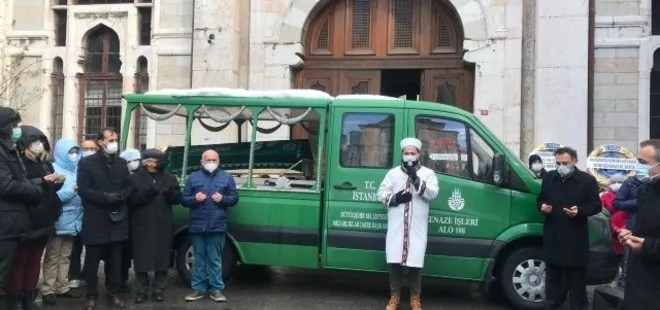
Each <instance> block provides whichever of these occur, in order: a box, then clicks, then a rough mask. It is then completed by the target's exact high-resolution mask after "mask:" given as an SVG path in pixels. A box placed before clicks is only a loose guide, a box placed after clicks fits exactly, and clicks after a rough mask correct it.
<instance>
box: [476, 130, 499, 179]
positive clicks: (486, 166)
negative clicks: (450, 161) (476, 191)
mask: <svg viewBox="0 0 660 310" xmlns="http://www.w3.org/2000/svg"><path fill="white" fill-rule="evenodd" d="M470 153H471V155H472V171H473V172H474V179H475V180H479V181H483V182H487V183H492V180H493V176H492V173H493V156H494V154H495V152H494V151H493V149H492V148H491V147H490V145H488V144H487V143H486V141H484V140H483V139H482V138H481V137H480V136H479V135H478V134H477V133H476V132H474V130H470Z"/></svg>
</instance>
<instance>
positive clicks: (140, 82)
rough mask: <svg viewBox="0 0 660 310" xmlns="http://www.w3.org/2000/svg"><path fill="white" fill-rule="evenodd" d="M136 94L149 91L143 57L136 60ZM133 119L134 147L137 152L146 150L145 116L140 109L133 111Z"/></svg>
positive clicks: (145, 62)
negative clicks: (134, 121)
mask: <svg viewBox="0 0 660 310" xmlns="http://www.w3.org/2000/svg"><path fill="white" fill-rule="evenodd" d="M136 81H137V85H136V89H135V91H136V92H139V93H145V92H148V91H149V67H148V63H147V59H146V58H145V57H140V58H138V70H137V73H136ZM134 119H135V120H136V121H137V124H135V125H136V126H135V128H136V129H137V130H136V133H135V146H136V148H137V149H139V150H144V149H146V148H147V121H148V120H147V115H146V114H144V113H142V112H141V111H140V108H137V109H136V110H135V117H134Z"/></svg>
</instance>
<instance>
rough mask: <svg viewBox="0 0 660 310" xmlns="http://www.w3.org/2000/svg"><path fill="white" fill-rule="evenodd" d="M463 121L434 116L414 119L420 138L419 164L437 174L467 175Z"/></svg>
mask: <svg viewBox="0 0 660 310" xmlns="http://www.w3.org/2000/svg"><path fill="white" fill-rule="evenodd" d="M466 131H467V130H466V127H465V124H463V123H461V122H457V121H453V120H449V119H445V118H441V117H437V116H418V117H417V118H416V119H415V132H416V135H417V139H420V140H421V141H422V145H423V146H424V147H422V154H421V163H422V165H424V166H426V167H428V168H430V169H433V171H435V172H436V173H442V174H448V175H454V176H459V177H464V178H469V177H470V176H471V172H470V170H469V169H468V146H467V144H468V143H467V135H466Z"/></svg>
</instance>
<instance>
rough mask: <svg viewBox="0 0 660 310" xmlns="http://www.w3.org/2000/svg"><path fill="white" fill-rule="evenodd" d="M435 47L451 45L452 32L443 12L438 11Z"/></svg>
mask: <svg viewBox="0 0 660 310" xmlns="http://www.w3.org/2000/svg"><path fill="white" fill-rule="evenodd" d="M435 31H436V32H435V47H436V48H447V47H451V32H450V28H449V25H448V24H447V21H446V18H445V16H444V15H443V14H440V13H436V29H435Z"/></svg>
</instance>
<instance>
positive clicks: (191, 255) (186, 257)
mask: <svg viewBox="0 0 660 310" xmlns="http://www.w3.org/2000/svg"><path fill="white" fill-rule="evenodd" d="M222 252H223V253H222V278H223V280H224V281H227V280H229V278H231V276H232V275H233V274H234V272H235V271H236V268H237V267H238V256H237V255H236V252H235V251H234V247H233V246H232V245H231V243H230V242H229V238H227V240H226V241H225V247H224V249H223V251H222ZM194 262H195V252H194V251H193V247H192V242H191V240H190V236H186V238H185V239H184V240H183V242H181V244H180V245H179V247H178V248H177V251H176V271H177V273H178V274H179V278H181V281H183V282H184V283H186V284H188V285H190V280H191V279H192V267H193V263H194Z"/></svg>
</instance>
